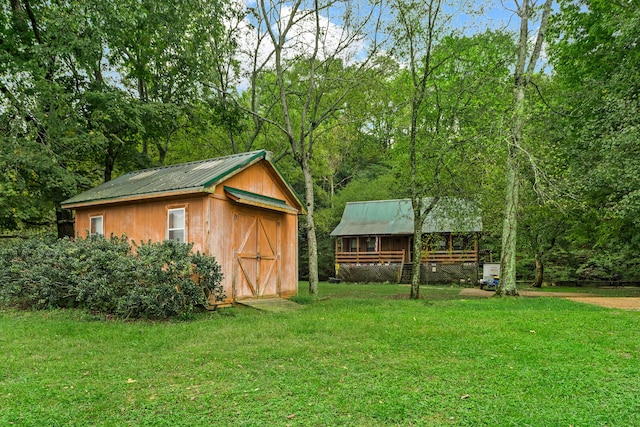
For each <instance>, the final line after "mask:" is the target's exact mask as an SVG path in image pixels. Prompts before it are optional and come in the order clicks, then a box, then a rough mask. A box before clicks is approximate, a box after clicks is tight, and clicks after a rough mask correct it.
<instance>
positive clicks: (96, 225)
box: [89, 215, 104, 236]
mask: <svg viewBox="0 0 640 427" xmlns="http://www.w3.org/2000/svg"><path fill="white" fill-rule="evenodd" d="M89 235H90V236H104V228H103V227H102V215H100V216H92V217H89Z"/></svg>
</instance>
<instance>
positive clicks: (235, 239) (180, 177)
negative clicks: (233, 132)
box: [62, 150, 304, 302]
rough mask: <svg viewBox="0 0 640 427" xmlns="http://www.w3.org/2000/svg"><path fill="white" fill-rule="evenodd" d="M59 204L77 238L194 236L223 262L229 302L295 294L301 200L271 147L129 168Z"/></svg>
mask: <svg viewBox="0 0 640 427" xmlns="http://www.w3.org/2000/svg"><path fill="white" fill-rule="evenodd" d="M62 207H63V208H66V209H74V210H75V233H76V236H78V237H85V236H87V235H94V234H101V235H105V236H110V235H115V236H122V235H126V236H127V237H128V238H129V239H131V240H133V241H136V242H139V241H145V242H146V241H149V240H151V241H162V240H165V239H171V240H176V241H179V242H189V243H193V250H194V251H199V252H202V253H206V254H209V255H212V256H214V257H215V258H216V260H217V261H218V263H219V264H220V265H221V267H222V272H223V274H224V279H223V281H222V284H223V286H224V288H225V291H226V295H227V301H226V302H232V301H237V300H242V299H250V298H263V297H283V298H286V297H291V296H294V295H296V294H297V289H298V287H297V282H298V215H299V214H301V213H304V206H303V204H302V202H301V201H300V199H299V198H298V196H297V195H296V193H295V191H294V190H293V189H292V188H291V186H290V185H289V184H288V183H287V182H286V180H285V179H284V178H283V176H282V175H281V174H280V172H279V171H278V169H277V168H276V167H275V165H274V164H273V163H272V162H271V153H270V152H268V151H265V150H260V151H253V152H249V153H242V154H236V155H231V156H226V157H220V158H215V159H208V160H202V161H197V162H191V163H184V164H179V165H171V166H165V167H158V168H153V169H145V170H140V171H135V172H130V173H128V174H126V175H123V176H120V177H118V178H116V179H114V180H112V181H109V182H106V183H104V184H102V185H99V186H97V187H95V188H93V189H90V190H88V191H85V192H83V193H81V194H79V195H77V196H75V197H72V198H70V199H68V200H66V201H64V202H63V204H62Z"/></svg>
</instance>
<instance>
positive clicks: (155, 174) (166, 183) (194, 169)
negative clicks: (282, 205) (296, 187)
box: [62, 150, 302, 208]
mask: <svg viewBox="0 0 640 427" xmlns="http://www.w3.org/2000/svg"><path fill="white" fill-rule="evenodd" d="M263 159H266V160H267V161H269V163H270V159H271V153H270V152H268V151H266V150H258V151H252V152H248V153H241V154H234V155H230V156H225V157H218V158H214V159H207V160H200V161H196V162H189V163H182V164H177V165H169V166H162V167H157V168H152V169H143V170H138V171H134V172H129V173H127V174H125V175H122V176H120V177H118V178H115V179H113V180H111V181H108V182H105V183H104V184H101V185H98V186H97V187H95V188H92V189H90V190H87V191H85V192H83V193H80V194H78V195H77V196H74V197H72V198H70V199H67V200H65V201H64V202H62V207H63V208H75V207H80V206H87V205H93V204H99V203H108V202H116V201H121V200H131V199H140V198H149V197H155V196H162V195H166V194H172V195H173V194H188V193H197V192H206V191H207V189H208V188H210V187H212V186H214V185H216V184H219V183H220V182H222V181H224V180H225V179H227V178H229V177H231V176H232V175H234V174H235V173H237V172H239V171H240V170H243V169H244V168H246V167H248V166H250V165H252V164H254V163H256V162H258V161H260V160H263ZM272 166H273V165H272ZM273 168H274V170H275V171H276V173H278V175H279V176H280V178H282V181H283V183H284V184H285V185H286V186H287V187H288V189H289V190H290V192H291V194H292V196H293V197H294V198H295V199H296V201H298V202H299V199H298V197H297V195H296V194H295V191H293V189H292V188H291V187H290V186H289V184H288V183H287V182H286V180H285V179H284V177H282V176H281V175H280V173H279V172H278V170H277V169H276V168H275V166H273ZM300 206H302V203H300Z"/></svg>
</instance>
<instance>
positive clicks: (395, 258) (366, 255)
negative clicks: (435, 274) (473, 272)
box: [336, 250, 478, 264]
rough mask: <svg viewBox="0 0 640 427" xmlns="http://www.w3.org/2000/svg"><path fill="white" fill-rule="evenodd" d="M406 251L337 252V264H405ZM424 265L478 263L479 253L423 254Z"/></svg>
mask: <svg viewBox="0 0 640 427" xmlns="http://www.w3.org/2000/svg"><path fill="white" fill-rule="evenodd" d="M404 257H405V251H404V250H402V251H379V252H337V253H336V264H403V263H404ZM421 261H422V262H423V263H429V262H433V263H440V264H453V263H459V262H478V253H477V252H476V251H474V250H466V251H430V252H424V253H423V254H422V259H421Z"/></svg>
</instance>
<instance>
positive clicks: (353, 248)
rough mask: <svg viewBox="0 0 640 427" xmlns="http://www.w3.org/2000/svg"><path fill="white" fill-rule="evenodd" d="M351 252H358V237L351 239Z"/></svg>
mask: <svg viewBox="0 0 640 427" xmlns="http://www.w3.org/2000/svg"><path fill="white" fill-rule="evenodd" d="M349 252H358V238H357V237H356V238H352V239H349Z"/></svg>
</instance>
